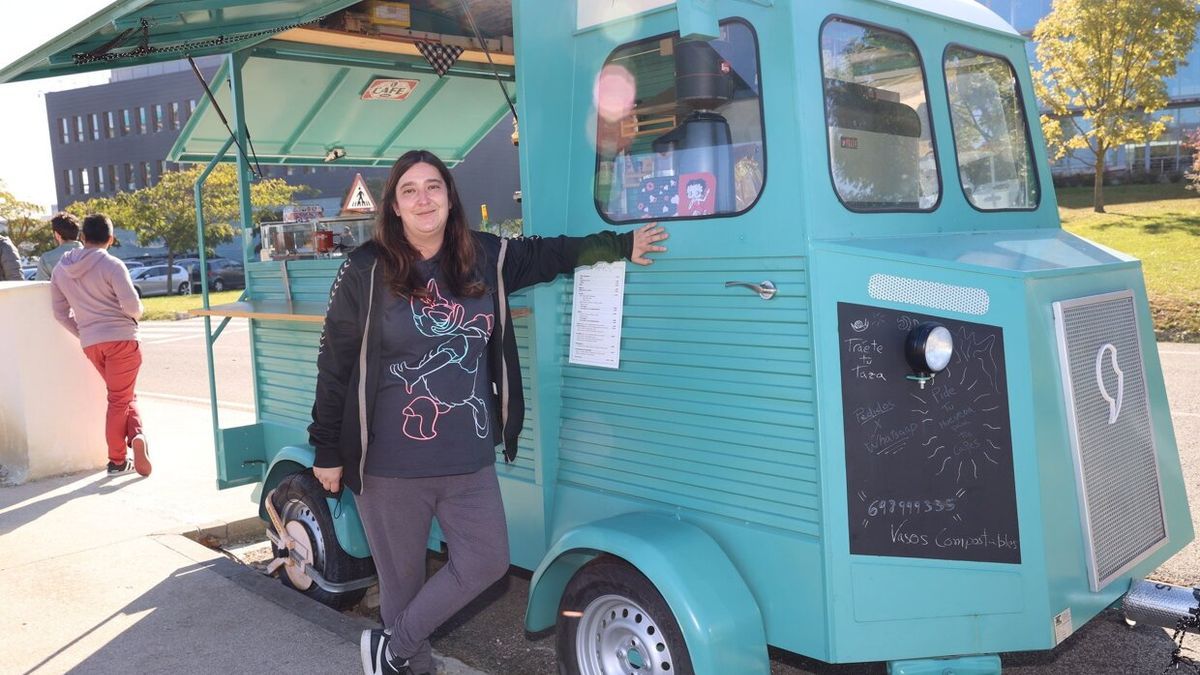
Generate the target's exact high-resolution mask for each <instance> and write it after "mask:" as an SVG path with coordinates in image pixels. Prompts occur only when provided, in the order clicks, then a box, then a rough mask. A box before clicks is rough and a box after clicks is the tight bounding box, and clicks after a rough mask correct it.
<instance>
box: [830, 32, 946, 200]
mask: <svg viewBox="0 0 1200 675" xmlns="http://www.w3.org/2000/svg"><path fill="white" fill-rule="evenodd" d="M921 63H922V62H921V55H920V53H918V51H917V46H916V45H915V44H914V43H913V41H912V40H910V39H909V38H908V37H906V36H905V35H902V34H900V33H898V32H895V31H890V30H887V29H884V28H876V27H872V26H867V25H864V24H858V23H851V22H849V21H844V20H841V19H835V20H832V21H829V22H828V23H826V24H825V27H824V28H822V29H821V66H822V68H823V70H824V75H825V78H824V82H825V122H826V127H827V135H828V139H829V165H830V170H831V171H832V174H833V184H834V187H835V188H836V190H837V195H838V198H839V199H841V200H842V203H843V204H845V205H846V208H848V209H851V210H853V211H932V210H933V209H934V208H936V207H937V204H938V202H939V201H940V199H941V191H942V187H941V175H940V174H939V172H938V165H937V159H936V156H935V151H934V144H933V127H932V126H931V125H930V123H929V105H928V103H927V102H928V97H927V96H926V94H925V71H924V70H923V68H922V65H921Z"/></svg>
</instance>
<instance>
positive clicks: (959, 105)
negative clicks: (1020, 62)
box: [944, 46, 1039, 211]
mask: <svg viewBox="0 0 1200 675" xmlns="http://www.w3.org/2000/svg"><path fill="white" fill-rule="evenodd" d="M944 67H945V70H946V89H947V92H948V95H949V101H950V119H951V122H952V123H953V127H954V148H955V150H956V151H957V153H958V175H959V179H960V180H961V181H962V187H963V192H964V193H965V194H966V196H967V200H968V201H970V202H971V205H972V206H974V207H975V208H977V209H980V210H982V211H999V210H1005V209H1035V208H1037V205H1038V197H1039V195H1038V182H1037V176H1036V174H1035V173H1034V168H1033V153H1032V151H1031V149H1030V145H1029V130H1028V127H1027V125H1026V122H1025V112H1024V108H1023V107H1022V105H1021V96H1020V91H1019V89H1018V88H1017V77H1016V73H1015V72H1014V71H1013V67H1012V64H1010V63H1009V62H1008V61H1007V60H1005V59H1003V58H1000V57H997V56H992V55H990V54H981V53H979V52H975V51H971V50H969V49H966V48H963V47H957V46H951V47H949V48H948V49H947V50H946V57H945V64H944Z"/></svg>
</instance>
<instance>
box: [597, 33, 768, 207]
mask: <svg viewBox="0 0 1200 675" xmlns="http://www.w3.org/2000/svg"><path fill="white" fill-rule="evenodd" d="M761 96H762V91H761V83H760V80H759V69H758V40H757V38H756V37H755V35H754V31H753V29H752V28H751V27H750V25H749V24H747V23H746V22H744V21H740V20H727V21H724V22H722V23H721V35H720V37H719V38H718V39H716V40H711V41H706V40H681V39H680V38H679V34H678V33H674V34H670V35H663V36H659V37H655V38H651V39H648V40H641V41H638V42H634V43H630V44H626V45H622V46H620V47H618V48H617V49H615V50H614V51H613V52H612V53H611V54H610V55H609V57H608V59H607V60H606V61H605V63H604V68H603V69H602V70H601V71H600V75H599V77H598V78H597V81H596V88H595V94H594V102H595V108H596V154H597V162H596V182H595V192H594V195H595V200H596V209H597V210H598V211H599V212H600V215H601V216H602V217H604V219H605V220H608V221H609V222H633V221H640V220H663V219H669V218H701V217H704V216H719V215H730V214H736V213H741V212H743V211H745V210H747V209H749V208H750V207H751V206H752V205H753V204H754V203H755V201H757V199H758V195H759V193H760V192H761V191H762V187H763V180H764V178H765V176H766V157H765V155H764V152H763V122H762V103H761Z"/></svg>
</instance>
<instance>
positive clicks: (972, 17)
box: [884, 0, 1020, 36]
mask: <svg viewBox="0 0 1200 675" xmlns="http://www.w3.org/2000/svg"><path fill="white" fill-rule="evenodd" d="M884 1H885V2H890V3H892V4H894V5H904V6H905V7H912V8H913V9H919V10H922V11H924V12H928V13H930V14H937V15H939V16H944V17H948V18H951V19H956V20H958V21H962V22H963V23H969V24H973V25H976V26H981V27H983V28H990V29H991V30H995V31H1000V32H1001V33H1008V34H1009V35H1016V36H1020V33H1018V32H1017V30H1016V29H1015V28H1013V27H1012V26H1010V25H1009V23H1008V22H1007V21H1005V20H1004V19H1002V18H1000V15H999V14H996V13H995V12H993V11H992V10H991V9H988V8H987V7H984V6H983V5H981V4H979V3H978V2H976V1H975V0H884Z"/></svg>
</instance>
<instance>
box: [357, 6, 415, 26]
mask: <svg viewBox="0 0 1200 675" xmlns="http://www.w3.org/2000/svg"><path fill="white" fill-rule="evenodd" d="M367 16H369V17H370V19H371V23H373V24H377V25H381V26H401V27H403V28H409V27H411V26H412V11H411V9H410V8H409V6H408V3H407V2H391V1H390V0H370V2H368V3H367Z"/></svg>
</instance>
